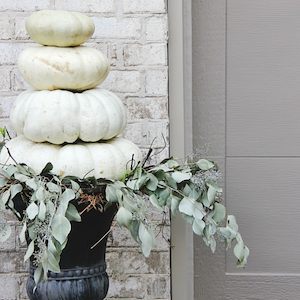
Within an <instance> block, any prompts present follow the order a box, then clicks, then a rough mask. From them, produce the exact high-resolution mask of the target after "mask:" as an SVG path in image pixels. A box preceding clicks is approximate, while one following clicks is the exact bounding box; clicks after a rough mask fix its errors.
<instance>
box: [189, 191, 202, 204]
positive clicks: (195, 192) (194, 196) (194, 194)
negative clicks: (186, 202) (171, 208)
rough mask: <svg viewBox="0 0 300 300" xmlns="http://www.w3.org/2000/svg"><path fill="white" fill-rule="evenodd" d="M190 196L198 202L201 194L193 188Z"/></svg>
mask: <svg viewBox="0 0 300 300" xmlns="http://www.w3.org/2000/svg"><path fill="white" fill-rule="evenodd" d="M188 196H189V198H193V199H195V200H196V201H197V200H198V199H199V197H200V196H201V194H200V193H199V192H197V191H196V189H195V188H193V189H192V190H191V192H190V193H189V195H188Z"/></svg>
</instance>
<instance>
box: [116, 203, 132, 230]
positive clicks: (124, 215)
mask: <svg viewBox="0 0 300 300" xmlns="http://www.w3.org/2000/svg"><path fill="white" fill-rule="evenodd" d="M117 220H118V223H119V224H120V225H121V226H125V227H127V228H130V225H131V222H132V214H131V212H130V211H128V210H127V209H126V208H125V207H120V208H119V210H118V212H117Z"/></svg>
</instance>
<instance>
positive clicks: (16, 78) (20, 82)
mask: <svg viewBox="0 0 300 300" xmlns="http://www.w3.org/2000/svg"><path fill="white" fill-rule="evenodd" d="M10 76H11V89H12V90H13V91H25V90H28V89H30V88H32V87H31V86H30V85H29V84H28V83H27V82H26V81H25V80H24V78H23V77H22V76H21V75H20V72H19V70H18V69H17V68H16V67H15V68H13V70H12V72H11V75H10Z"/></svg>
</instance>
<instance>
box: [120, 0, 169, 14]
mask: <svg viewBox="0 0 300 300" xmlns="http://www.w3.org/2000/svg"><path fill="white" fill-rule="evenodd" d="M123 9H124V13H137V12H142V13H164V12H166V1H165V0H151V1H149V0H139V1H136V0H123Z"/></svg>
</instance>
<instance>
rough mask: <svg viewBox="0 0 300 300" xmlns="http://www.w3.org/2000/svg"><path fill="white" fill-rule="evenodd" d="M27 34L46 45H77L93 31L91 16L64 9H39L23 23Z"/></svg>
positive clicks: (85, 39)
mask: <svg viewBox="0 0 300 300" xmlns="http://www.w3.org/2000/svg"><path fill="white" fill-rule="evenodd" d="M25 26H26V30H27V32H28V34H29V36H30V37H31V38H32V39H33V40H34V41H35V42H36V43H38V44H41V45H46V46H59V47H69V46H78V45H80V44H82V43H84V42H85V41H87V40H88V39H89V38H90V37H91V36H92V35H93V33H94V30H95V25H94V22H93V21H92V19H91V18H89V17H88V16H86V15H84V14H82V13H79V12H68V11H65V10H41V11H37V12H35V13H33V14H32V15H30V16H29V18H28V19H27V20H26V23H25Z"/></svg>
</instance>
